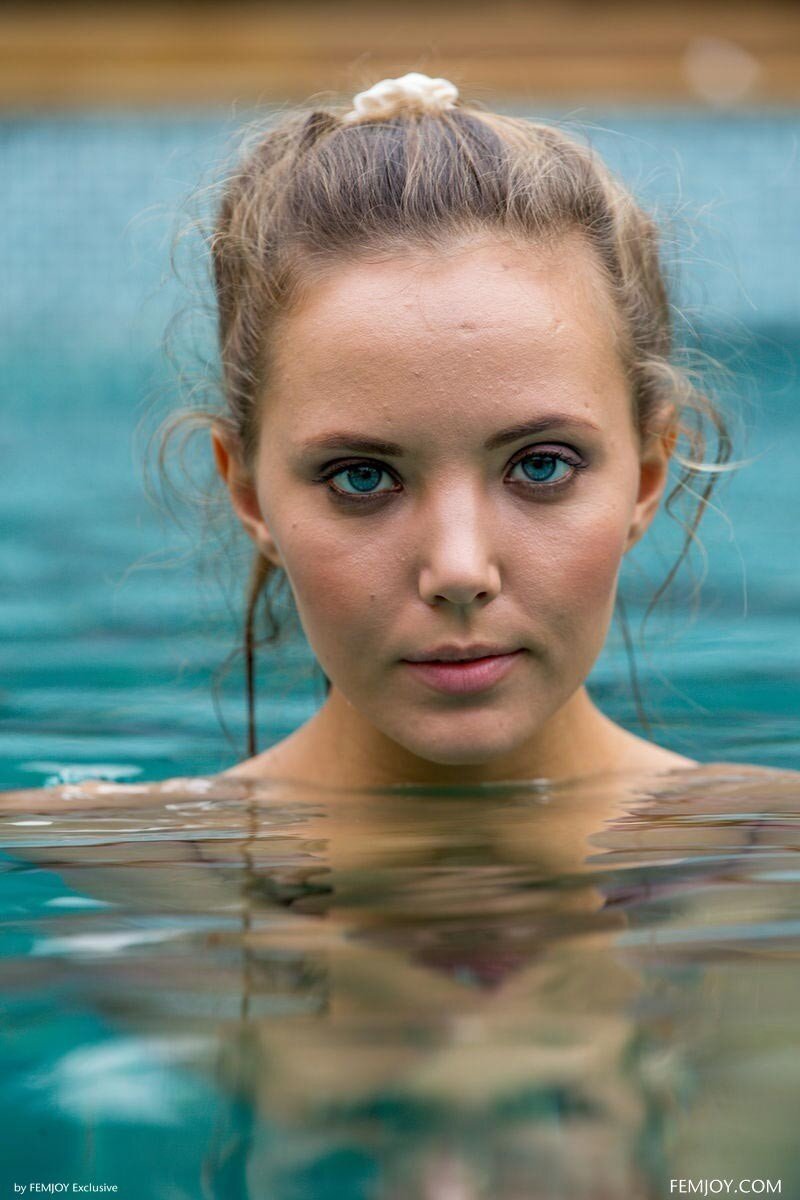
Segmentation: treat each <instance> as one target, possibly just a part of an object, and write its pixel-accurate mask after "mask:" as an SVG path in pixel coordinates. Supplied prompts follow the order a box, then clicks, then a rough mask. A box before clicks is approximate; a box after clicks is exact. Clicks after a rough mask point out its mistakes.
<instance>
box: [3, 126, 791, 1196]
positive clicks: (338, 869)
mask: <svg viewBox="0 0 800 1200" xmlns="http://www.w3.org/2000/svg"><path fill="white" fill-rule="evenodd" d="M592 119H593V120H594V122H595V124H596V126H597V128H596V130H595V133H594V135H593V136H594V140H595V141H596V142H597V144H598V145H599V147H600V148H601V149H602V150H603V151H604V152H605V153H606V154H607V156H608V158H609V159H610V160H611V161H612V163H614V164H616V165H618V166H619V168H620V169H621V170H623V171H624V173H626V175H627V176H628V177H629V178H630V179H631V180H632V181H633V182H634V183H635V184H636V185H637V186H638V188H639V190H640V192H642V193H643V194H644V195H645V196H646V197H647V198H649V199H650V200H651V201H652V202H653V203H656V204H657V205H659V206H660V207H661V208H662V209H663V210H664V211H674V210H676V209H677V211H678V215H679V217H680V219H679V220H677V222H676V225H675V230H676V237H677V236H678V234H680V236H681V238H682V239H683V241H682V242H681V243H680V245H681V247H682V248H681V250H680V259H681V262H682V264H683V265H682V269H681V281H680V294H679V298H680V300H681V305H682V308H683V310H684V311H685V313H686V323H687V328H688V327H689V326H691V328H692V329H693V330H695V331H696V332H697V333H698V334H699V335H700V338H701V341H702V343H703V344H704V345H705V346H706V348H707V349H708V350H710V351H712V352H715V353H717V354H718V355H719V356H720V358H721V359H723V360H724V361H725V362H726V363H727V364H728V365H729V366H730V368H731V370H732V371H733V372H734V378H732V379H729V380H728V381H727V383H726V384H725V389H726V390H725V393H724V398H725V399H726V401H727V402H728V403H729V405H730V406H731V409H732V410H733V409H735V410H736V411H737V412H738V414H739V418H738V424H737V427H738V428H739V431H740V433H741V435H742V436H741V440H740V442H739V445H738V447H737V453H738V454H739V455H741V456H745V455H749V456H751V457H753V458H754V462H753V465H752V466H750V467H748V468H747V469H746V470H745V471H743V472H741V473H740V474H738V475H735V476H733V477H731V478H729V479H728V480H726V482H725V484H724V485H723V487H722V488H721V489H720V491H719V492H718V493H717V498H716V500H715V504H716V505H718V506H719V507H718V508H715V509H714V510H712V511H710V512H709V513H708V514H707V516H706V518H705V519H704V521H703V523H702V525H701V530H700V532H701V536H702V539H703V545H704V549H705V553H706V554H707V556H708V563H707V576H706V579H705V582H704V585H703V590H702V606H701V608H700V610H699V612H698V614H697V616H696V618H695V619H694V620H692V621H690V620H689V619H688V616H687V613H688V609H687V606H686V597H687V595H688V593H689V591H690V590H691V582H692V576H691V574H687V575H685V577H684V579H685V582H684V583H683V584H682V589H681V590H679V592H678V594H677V596H676V606H675V610H674V612H673V613H672V614H671V615H670V614H669V612H668V611H666V610H662V611H661V613H660V614H657V615H655V616H654V617H653V618H652V619H651V620H650V622H649V623H648V627H647V641H646V645H645V647H643V648H642V647H640V648H639V649H638V650H637V660H638V665H639V679H640V684H641V686H642V688H643V691H644V698H645V703H646V707H647V709H648V712H649V714H650V716H651V719H653V721H654V724H655V722H658V724H657V725H656V727H655V731H654V734H653V736H655V737H656V739H657V740H658V741H660V742H661V743H662V744H664V745H668V746H670V747H672V748H674V749H676V750H679V751H680V752H682V753H685V754H688V755H690V756H692V757H694V758H697V759H699V760H701V762H712V761H713V762H719V761H726V762H729V763H736V762H741V763H751V764H759V765H761V766H763V767H764V768H765V769H766V770H765V774H764V775H763V777H754V776H752V775H748V774H745V773H743V774H737V773H736V770H735V769H734V768H733V767H730V768H728V769H727V770H726V771H724V772H722V774H720V773H719V772H717V773H713V772H710V771H705V770H703V769H700V770H699V771H697V772H677V773H676V774H675V775H674V776H673V777H665V778H664V779H663V780H662V781H661V782H660V783H658V785H656V784H655V783H654V784H652V785H651V786H644V785H642V784H637V785H635V786H634V785H633V784H631V785H630V786H627V785H623V783H622V782H621V781H613V780H599V781H597V782H596V783H592V784H590V785H585V786H583V787H575V788H564V787H561V788H559V787H551V786H548V785H547V784H535V783H534V784H531V785H525V786H519V787H511V788H509V787H506V788H502V787H501V788H494V789H493V788H486V789H478V790H475V789H473V790H470V789H469V788H465V789H462V790H460V791H453V792H452V793H448V794H442V793H438V794H436V795H427V794H425V793H424V792H421V793H417V792H414V791H413V790H412V791H410V792H409V791H406V792H401V793H400V794H392V795H391V796H388V795H386V794H384V795H381V796H377V797H372V798H371V799H370V798H369V797H366V796H363V795H361V796H360V795H353V796H350V795H344V794H338V795H336V796H330V795H327V796H326V795H323V794H307V793H305V792H303V791H302V790H291V789H287V790H286V791H283V790H277V789H275V788H271V787H265V788H263V789H261V790H260V791H257V790H255V789H249V788H248V787H247V786H246V785H244V784H242V783H238V784H234V783H233V782H231V781H228V782H223V781H221V780H213V779H206V778H203V776H207V775H211V774H213V773H215V772H217V771H219V770H221V769H223V768H224V767H226V766H228V765H230V764H231V763H232V762H234V761H235V760H236V759H237V758H239V757H241V756H242V755H243V753H244V705H243V702H242V679H241V673H240V671H239V670H238V669H237V668H236V666H234V669H233V670H232V671H231V673H230V675H229V677H228V679H227V681H226V682H225V683H224V684H223V685H222V686H221V687H220V690H219V706H220V711H221V714H222V716H223V717H224V720H225V722H226V724H227V727H228V730H229V737H226V735H225V733H224V731H223V730H222V728H221V726H220V723H219V720H218V715H217V711H216V710H215V705H214V700H213V695H212V686H211V684H212V677H213V674H214V672H215V670H216V668H217V667H218V666H219V664H220V663H221V662H222V660H223V659H224V657H225V655H226V654H227V653H228V651H229V650H230V649H231V648H232V647H233V646H234V645H235V637H236V617H235V610H234V612H233V614H232V613H231V611H229V609H228V606H227V604H228V602H227V601H226V600H225V596H226V595H227V596H228V597H229V598H235V597H236V595H237V589H238V573H237V566H238V565H239V564H240V563H241V562H243V561H244V559H243V554H244V547H243V546H242V545H241V543H239V542H236V541H232V543H231V546H230V549H229V552H228V553H227V554H226V555H221V556H220V557H219V559H218V561H217V565H216V567H214V566H213V564H212V565H211V566H210V567H209V569H208V570H207V571H206V573H205V574H204V575H199V574H198V569H197V566H196V564H195V560H194V558H193V557H191V555H190V549H191V545H192V542H191V540H190V539H188V538H187V537H186V536H184V535H182V534H181V533H180V531H176V530H175V529H174V528H173V527H172V526H171V525H170V524H169V523H168V522H167V521H162V520H161V518H160V517H159V514H158V513H157V512H156V511H155V510H154V509H153V508H152V507H150V506H149V505H148V503H147V500H146V498H145V495H144V491H143V487H142V481H141V459H140V452H139V448H138V443H137V442H136V440H135V438H134V435H135V433H136V430H137V426H138V425H139V423H140V421H141V420H142V419H143V418H145V416H146V414H147V413H148V411H149V409H150V408H151V406H152V404H153V403H154V401H155V400H158V402H159V403H162V406H163V402H164V400H165V399H168V398H169V397H168V392H169V389H170V388H171V386H172V385H171V383H170V376H169V374H168V372H167V370H166V366H165V363H164V362H163V360H162V357H161V354H160V339H161V336H162V334H163V330H164V326H165V323H166V321H167V320H168V319H169V317H170V315H171V314H172V313H173V312H174V311H175V310H176V308H177V307H179V306H180V305H181V304H182V303H185V302H186V297H185V295H183V294H182V293H181V292H180V291H179V290H178V289H177V288H176V287H175V286H174V285H173V284H172V283H171V282H170V281H169V277H168V274H167V270H168V268H167V254H168V239H169V234H170V232H171V230H172V229H173V227H174V221H175V213H176V207H177V205H178V203H179V201H180V200H181V199H182V198H183V197H184V195H185V194H186V193H187V191H188V190H189V188H190V187H191V186H192V185H193V184H194V183H195V182H196V181H197V179H198V177H199V175H200V173H201V172H202V171H203V170H205V169H206V167H207V166H208V165H209V164H210V163H212V162H213V161H214V160H215V159H216V157H217V155H218V153H219V152H220V151H221V150H222V148H223V145H224V139H225V135H226V131H227V128H228V127H227V126H226V124H225V123H224V122H223V120H222V119H221V118H220V117H219V116H217V115H215V114H206V115H202V116H192V117H186V116H181V115H178V114H167V113H165V114H156V115H154V114H148V115H143V114H135V113H132V114H122V115H118V116H115V117H100V116H98V115H95V114H83V115H78V116H74V117H73V116H71V117H69V118H66V117H64V118H53V119H50V120H42V119H39V118H37V119H30V120H29V119H23V118H21V119H19V120H14V121H11V120H6V121H5V122H3V123H2V125H0V138H1V139H2V158H3V164H4V167H5V170H4V188H3V189H2V193H1V194H0V207H2V210H3V211H2V220H0V249H2V262H3V269H4V286H3V288H2V303H3V306H4V307H3V322H2V326H1V327H0V329H1V332H0V366H1V367H2V379H3V401H4V415H5V420H4V422H3V425H2V433H1V434H0V437H1V438H2V441H1V442H0V446H1V448H2V449H1V451H0V452H2V458H3V470H4V479H5V483H6V486H5V487H4V488H3V491H2V494H1V496H0V506H1V507H2V528H3V530H4V532H5V534H6V537H5V538H4V540H3V542H2V546H1V547H0V580H2V585H1V587H2V590H1V591H0V637H1V640H2V645H3V677H2V684H1V685H0V686H2V692H0V787H4V788H12V787H30V788H36V789H37V790H36V791H35V792H31V793H28V794H27V795H25V796H22V797H19V798H17V799H16V800H13V799H12V800H9V799H8V798H6V800H5V801H4V806H5V811H3V812H2V813H0V877H1V878H2V887H0V903H1V904H2V917H1V918H0V1005H1V1006H2V1010H1V1011H2V1017H1V1019H0V1060H2V1067H3V1069H2V1072H0V1130H2V1131H3V1133H2V1136H0V1145H1V1146H2V1153H1V1154H0V1179H2V1183H3V1187H4V1189H5V1190H4V1194H6V1192H7V1193H8V1194H14V1188H13V1187H12V1184H17V1185H19V1186H21V1185H22V1184H23V1183H25V1184H27V1183H28V1182H30V1181H39V1182H56V1181H69V1183H70V1185H71V1184H72V1182H77V1183H79V1184H87V1183H92V1184H94V1185H96V1186H99V1185H102V1184H108V1185H115V1184H116V1185H117V1187H118V1188H119V1191H118V1193H117V1194H118V1195H120V1196H122V1197H130V1198H133V1197H136V1200H150V1198H151V1197H152V1198H153V1200H156V1198H157V1200H184V1198H186V1200H189V1198H191V1200H197V1197H204V1198H205V1197H209V1196H213V1197H220V1198H224V1200H239V1198H240V1197H242V1198H244V1197H253V1198H255V1197H259V1200H261V1198H266V1197H269V1200H327V1198H328V1197H330V1198H331V1200H333V1198H336V1200H361V1198H362V1197H363V1200H400V1198H402V1200H408V1198H411V1197H414V1198H415V1200H416V1198H419V1200H531V1198H533V1197H536V1198H537V1200H538V1198H540V1197H541V1198H550V1197H552V1198H554V1200H556V1198H557V1200H600V1198H601V1197H605V1196H614V1197H616V1196H625V1197H627V1198H628V1200H650V1198H651V1197H662V1196H664V1197H666V1196H668V1195H670V1194H674V1193H673V1192H672V1190H671V1188H670V1180H671V1179H672V1178H684V1179H686V1178H695V1179H698V1178H699V1179H702V1178H706V1179H711V1178H730V1179H733V1180H734V1181H737V1180H739V1179H743V1178H752V1179H763V1180H772V1181H775V1180H778V1179H780V1180H781V1182H782V1193H781V1194H783V1195H794V1194H798V1192H799V1191H800V1167H799V1165H798V1157H797V1151H796V1121H795V1115H794V1114H795V1107H796V1096H797V1086H798V1063H800V1058H799V1057H798V1051H799V1050H800V1026H799V1025H798V1018H797V1004H796V978H797V960H798V955H799V954H800V940H799V937H800V888H798V883H799V882H800V880H799V879H798V873H797V869H796V861H797V851H798V848H800V840H799V839H798V823H799V822H800V789H799V788H798V784H797V778H796V777H795V776H793V775H780V774H779V772H778V770H776V769H780V768H793V769H797V768H798V767H799V766H800V732H799V729H798V691H799V689H798V682H799V680H800V630H799V627H798V601H797V597H798V594H799V589H800V560H798V555H797V550H796V544H797V538H796V525H797V517H798V513H799V512H800V505H799V504H798V501H799V500H800V479H799V477H798V473H797V470H796V448H797V446H798V445H800V403H798V402H799V401H800V381H799V380H798V371H797V340H798V339H797V322H798V313H800V283H799V282H798V280H800V272H798V270H797V265H798V262H800V253H798V251H800V244H799V242H800V230H798V226H797V221H796V196H797V194H798V185H799V184H800V166H799V165H798V147H797V134H798V128H799V127H800V122H799V121H798V114H795V113H767V112H764V113H752V114H727V115H725V114H721V115H718V116H708V115H700V114H696V113H686V114H680V113H679V114H673V115H670V116H666V115H664V114H657V113H651V114H647V113H642V114H640V115H638V116H636V117H634V116H631V115H630V114H624V113H616V114H612V113H607V114H600V115H597V114H594V115H593V118H592ZM612 130H613V132H612ZM197 328H198V329H199V330H200V347H201V350H206V351H207V352H210V351H208V350H207V348H208V346H209V343H208V341H207V335H208V330H209V326H208V324H207V323H206V324H204V323H203V319H202V318H201V319H199V321H198V324H197ZM203 331H205V332H203ZM204 338H206V341H204V340H203V339H204ZM679 545H680V531H678V530H676V529H675V528H674V527H673V526H672V525H671V523H670V522H669V521H668V520H667V519H666V518H663V519H662V518H659V522H658V524H657V527H656V528H655V529H654V531H653V534H652V536H651V537H650V539H649V540H648V541H647V543H646V544H645V545H643V546H642V547H640V548H637V551H636V552H635V554H637V555H638V557H636V558H634V556H633V555H632V556H630V558H629V560H628V561H626V564H625V568H624V573H623V577H622V586H621V592H622V594H623V595H624V596H625V598H626V600H627V603H628V615H629V619H630V620H631V623H632V628H633V631H634V634H635V633H636V630H637V626H638V617H639V615H640V614H641V613H642V611H643V609H644V607H645V605H646V603H647V600H648V599H649V596H650V593H651V591H652V590H653V589H654V588H655V586H657V584H658V583H659V582H660V580H661V578H662V577H663V575H664V573H665V571H666V569H667V568H668V566H669V563H670V561H671V555H672V554H673V553H675V552H676V551H677V549H678V547H679ZM692 561H693V564H694V571H695V574H697V575H699V574H701V573H702V572H703V570H704V566H705V564H704V560H703V555H702V554H699V553H695V555H694V557H693V560H692ZM215 572H216V574H215ZM681 598H682V599H681ZM589 683H590V688H591V690H592V691H593V693H594V694H595V696H596V698H597V699H598V700H599V702H600V703H601V705H602V706H603V707H604V709H605V710H606V711H607V712H608V713H609V714H610V715H611V716H613V717H615V718H616V719H619V720H621V721H623V723H625V724H627V725H628V726H629V727H630V728H632V729H635V730H637V731H641V728H640V726H639V724H638V722H637V717H636V710H635V707H634V702H633V698H632V696H631V693H630V688H629V683H628V673H627V661H626V657H625V653H624V646H623V642H622V637H621V634H620V631H619V629H617V628H615V629H614V630H613V631H612V636H611V637H610V639H609V644H608V646H607V647H606V649H605V650H604V652H603V654H602V656H601V658H600V660H599V661H598V663H597V665H596V667H595V669H594V671H593V673H592V676H591V677H590V681H589ZM260 684H261V687H260V696H261V700H260V709H259V717H260V731H261V744H262V745H266V744H267V743H268V742H270V741H272V740H275V739H277V738H279V737H281V736H283V735H284V734H285V733H288V732H289V731H290V730H291V729H292V728H294V727H295V726H296V725H297V724H299V723H300V722H301V721H302V720H303V719H305V717H306V716H308V715H310V713H311V712H312V711H313V710H314V707H315V705H316V704H317V703H319V701H320V700H321V698H322V688H321V679H320V677H319V676H318V675H317V674H315V672H314V667H313V660H312V658H311V656H310V653H309V651H308V647H307V646H305V645H304V643H303V641H302V639H301V638H300V637H299V635H297V636H295V637H294V638H293V639H292V640H291V641H290V642H289V644H288V645H287V646H286V647H285V648H284V649H283V650H282V652H281V654H280V655H279V656H277V657H276V659H275V660H274V661H269V662H265V663H263V664H262V667H261V680H260ZM770 769H771V770H770ZM87 775H89V776H91V775H96V776H99V777H100V778H101V779H116V780H120V781H123V784H122V786H121V790H115V789H114V786H113V785H111V784H106V783H100V785H99V789H101V790H95V791H94V792H91V791H82V790H81V787H80V783H79V782H78V781H80V780H81V779H82V778H84V777H85V776H87ZM173 776H187V777H189V778H187V779H184V780H183V781H181V780H178V781H177V782H175V783H172V784H170V783H167V784H164V785H154V786H153V787H151V788H147V787H145V786H144V783H145V781H152V780H163V779H166V778H168V777H173ZM198 777H199V778H198ZM58 781H61V782H65V783H66V785H67V786H66V788H65V789H63V790H58V789H55V788H51V787H48V788H41V787H40V785H41V784H43V783H48V784H51V783H56V782H58ZM73 784H75V786H73ZM102 789H105V790H102Z"/></svg>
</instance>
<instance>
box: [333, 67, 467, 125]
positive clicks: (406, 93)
mask: <svg viewBox="0 0 800 1200" xmlns="http://www.w3.org/2000/svg"><path fill="white" fill-rule="evenodd" d="M457 99H458V88H457V87H456V85H455V84H454V83H451V82H450V80H449V79H431V77H430V75H420V74H418V72H416V71H411V72H410V73H409V74H408V75H401V77H400V78H399V79H381V81H380V82H379V83H374V84H373V85H372V87H371V88H368V89H367V91H366V92H359V93H358V94H357V95H355V96H354V97H353V108H352V110H351V111H350V112H349V113H347V114H346V115H345V116H344V117H343V118H342V120H343V121H345V122H346V123H353V122H355V121H363V120H381V119H385V118H387V117H394V116H396V115H397V113H398V112H401V111H402V110H403V109H404V108H407V109H412V110H416V111H417V112H425V113H440V112H443V111H444V110H445V109H446V108H453V106H454V105H455V102H456V100H457Z"/></svg>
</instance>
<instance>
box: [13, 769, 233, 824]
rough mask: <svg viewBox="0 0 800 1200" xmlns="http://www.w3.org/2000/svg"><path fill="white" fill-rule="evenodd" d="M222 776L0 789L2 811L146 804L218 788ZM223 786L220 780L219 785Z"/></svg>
mask: <svg viewBox="0 0 800 1200" xmlns="http://www.w3.org/2000/svg"><path fill="white" fill-rule="evenodd" d="M219 779H222V776H175V777H174V778H171V779H162V780H159V781H157V782H153V783H110V782H108V781H106V780H102V779H84V780H81V781H80V783H64V784H60V785H57V786H55V787H39V788H20V789H19V790H16V791H6V792H0V815H2V813H4V812H5V813H34V814H35V813H57V812H75V811H79V810H80V809H91V810H92V811H97V810H99V809H106V808H134V807H144V808H146V807H149V806H151V805H153V804H163V803H165V802H166V801H169V800H174V799H175V798H176V797H181V796H183V797H186V796H195V797H196V796H206V795H210V794H214V793H215V792H216V791H217V789H218V784H217V780H219ZM222 786H223V788H224V784H223V785H222Z"/></svg>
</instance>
